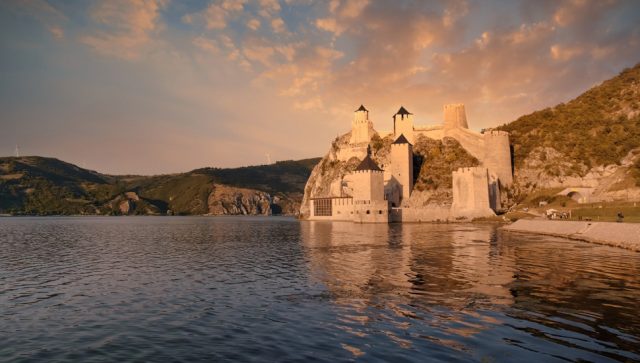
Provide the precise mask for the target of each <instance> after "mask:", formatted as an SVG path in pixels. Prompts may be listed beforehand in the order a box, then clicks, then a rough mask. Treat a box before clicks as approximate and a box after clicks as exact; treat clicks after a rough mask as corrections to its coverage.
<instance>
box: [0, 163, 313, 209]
mask: <svg viewBox="0 0 640 363" xmlns="http://www.w3.org/2000/svg"><path fill="white" fill-rule="evenodd" d="M318 161H319V159H318V158H316V159H305V160H299V161H281V162H277V163H275V164H271V165H259V166H250V167H242V168H230V169H220V168H203V169H197V170H193V171H190V172H187V173H179V174H170V175H156V176H112V175H105V174H101V173H98V172H95V171H91V170H86V169H83V168H80V167H78V166H76V165H73V164H69V163H66V162H64V161H60V160H58V159H54V158H45V157H38V156H29V157H20V158H16V157H4V158H0V213H9V214H30V215H34V214H37V215H49V214H55V215H68V214H121V213H126V214H163V213H166V212H167V211H168V210H171V211H172V212H173V213H176V214H204V213H208V211H209V203H210V202H212V201H210V200H209V199H210V195H211V194H212V191H213V190H214V189H215V188H216V185H221V184H222V185H227V186H230V187H234V188H246V189H251V190H255V191H256V192H264V193H269V194H270V195H272V196H274V197H276V199H275V200H276V202H274V203H276V204H277V203H296V202H297V203H299V201H300V200H301V199H302V192H303V190H304V184H305V182H306V180H307V178H308V177H309V174H310V173H311V169H312V168H313V166H314V165H315V164H316V163H317V162H318ZM232 190H233V189H232ZM239 193H240V192H239ZM245 194H246V191H245ZM238 195H240V194H238ZM232 197H233V196H232ZM238 198H240V197H238ZM242 202H243V201H241V200H239V201H238V203H242ZM123 203H125V205H124V206H123ZM123 208H124V209H123ZM275 209H276V210H280V209H283V206H279V207H278V208H275ZM284 209H285V210H291V208H284ZM123 210H124V211H123Z"/></svg>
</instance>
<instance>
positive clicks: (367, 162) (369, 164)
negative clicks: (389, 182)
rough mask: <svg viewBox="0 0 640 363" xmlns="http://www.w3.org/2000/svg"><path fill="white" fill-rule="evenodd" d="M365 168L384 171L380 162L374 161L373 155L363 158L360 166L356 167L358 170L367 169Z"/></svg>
mask: <svg viewBox="0 0 640 363" xmlns="http://www.w3.org/2000/svg"><path fill="white" fill-rule="evenodd" d="M365 170H373V171H382V169H380V167H379V166H378V164H376V162H375V161H373V159H371V156H369V155H367V156H365V158H364V159H362V162H361V163H360V165H358V167H357V168H356V171H365Z"/></svg>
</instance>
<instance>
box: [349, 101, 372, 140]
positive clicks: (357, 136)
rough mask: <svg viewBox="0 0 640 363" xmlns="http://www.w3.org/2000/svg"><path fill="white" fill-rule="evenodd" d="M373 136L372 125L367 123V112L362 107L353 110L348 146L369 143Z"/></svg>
mask: <svg viewBox="0 0 640 363" xmlns="http://www.w3.org/2000/svg"><path fill="white" fill-rule="evenodd" d="M373 134H374V130H373V123H372V122H371V121H369V110H367V109H366V108H365V107H364V105H360V107H359V108H358V109H357V110H355V112H354V115H353V122H352V123H351V139H349V143H350V144H362V143H369V141H370V140H371V137H372V136H373Z"/></svg>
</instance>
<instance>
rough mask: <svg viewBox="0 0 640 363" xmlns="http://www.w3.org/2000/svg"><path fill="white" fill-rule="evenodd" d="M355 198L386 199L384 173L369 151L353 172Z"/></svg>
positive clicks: (357, 199)
mask: <svg viewBox="0 0 640 363" xmlns="http://www.w3.org/2000/svg"><path fill="white" fill-rule="evenodd" d="M353 199H354V200H355V201H374V200H376V201H380V200H384V174H383V172H382V169H380V167H378V165H377V164H376V162H375V161H373V159H371V156H370V155H369V154H368V153H367V156H365V158H364V159H363V160H362V162H361V163H360V164H359V165H358V167H357V168H356V170H355V171H354V173H353Z"/></svg>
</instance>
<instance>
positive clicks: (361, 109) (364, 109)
mask: <svg viewBox="0 0 640 363" xmlns="http://www.w3.org/2000/svg"><path fill="white" fill-rule="evenodd" d="M358 111H365V112H369V110H367V109H366V108H365V107H364V105H360V107H359V108H358V109H357V110H355V111H354V112H358Z"/></svg>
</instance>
